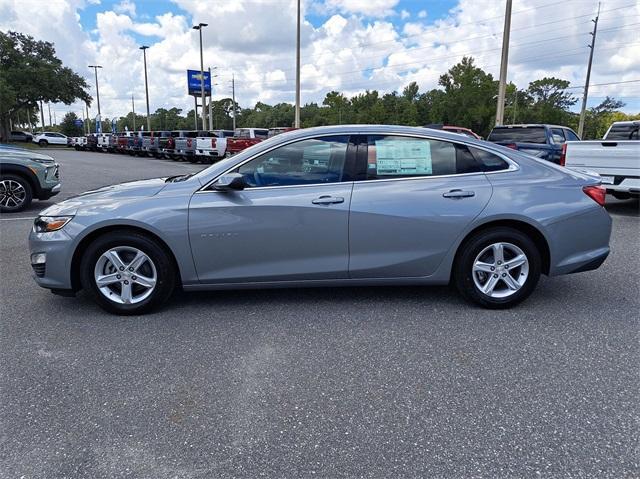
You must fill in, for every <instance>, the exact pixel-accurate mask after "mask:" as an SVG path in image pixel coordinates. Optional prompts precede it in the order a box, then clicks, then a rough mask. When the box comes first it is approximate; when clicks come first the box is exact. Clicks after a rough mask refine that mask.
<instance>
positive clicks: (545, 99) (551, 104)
mask: <svg viewBox="0 0 640 479" xmlns="http://www.w3.org/2000/svg"><path fill="white" fill-rule="evenodd" d="M569 85H570V82H568V81H567V80H561V79H560V78H554V77H545V78H542V79H541V80H535V81H532V82H531V83H529V87H528V88H527V94H528V95H529V96H530V98H531V103H530V105H529V108H528V109H527V110H525V111H524V112H523V121H526V122H528V123H551V124H556V125H566V124H568V123H569V122H570V119H571V117H572V116H573V114H572V113H571V111H570V108H571V107H572V106H573V105H575V103H576V101H578V100H577V98H575V97H574V96H573V95H572V94H571V93H569V92H567V91H566V90H567V88H568V87H569Z"/></svg>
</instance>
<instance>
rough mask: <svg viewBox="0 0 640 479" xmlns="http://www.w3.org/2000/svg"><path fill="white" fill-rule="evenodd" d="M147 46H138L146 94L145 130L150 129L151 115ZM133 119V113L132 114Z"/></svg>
mask: <svg viewBox="0 0 640 479" xmlns="http://www.w3.org/2000/svg"><path fill="white" fill-rule="evenodd" d="M147 48H149V47H148V46H146V45H143V46H141V47H140V50H142V57H143V58H144V91H145V93H146V95H147V131H151V117H150V116H149V82H148V81H147ZM133 116H134V121H135V113H134V114H133Z"/></svg>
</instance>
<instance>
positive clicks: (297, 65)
mask: <svg viewBox="0 0 640 479" xmlns="http://www.w3.org/2000/svg"><path fill="white" fill-rule="evenodd" d="M293 126H295V127H296V128H300V0H298V22H297V29H296V112H295V119H294V125H293Z"/></svg>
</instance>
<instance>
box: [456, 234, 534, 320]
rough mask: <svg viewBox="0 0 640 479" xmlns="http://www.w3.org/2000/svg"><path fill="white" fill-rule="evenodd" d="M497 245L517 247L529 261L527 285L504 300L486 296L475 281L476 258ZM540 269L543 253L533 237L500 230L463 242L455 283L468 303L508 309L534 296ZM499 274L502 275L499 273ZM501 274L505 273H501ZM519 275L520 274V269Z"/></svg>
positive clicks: (525, 282)
mask: <svg viewBox="0 0 640 479" xmlns="http://www.w3.org/2000/svg"><path fill="white" fill-rule="evenodd" d="M496 243H508V244H511V245H515V246H516V247H518V248H520V250H522V252H524V254H525V256H526V257H527V260H528V268H529V269H528V275H527V276H526V279H525V281H524V284H522V286H521V287H520V289H518V290H517V291H515V292H514V293H512V294H511V295H510V296H506V297H503V298H497V297H492V296H489V295H488V294H485V293H484V292H482V291H481V290H480V289H479V288H478V286H477V285H476V282H475V281H474V272H473V265H474V262H475V260H476V258H477V256H478V255H479V254H480V253H481V252H482V251H483V250H485V248H487V247H489V246H491V245H493V244H496ZM505 259H507V258H505ZM541 270H542V259H541V256H540V252H539V251H538V248H537V247H536V245H535V243H534V242H533V241H532V240H531V238H529V237H528V236H527V235H525V234H524V233H522V232H520V231H518V230H516V229H513V228H508V227H498V228H491V229H487V230H484V231H480V232H478V233H477V234H475V235H473V236H472V237H470V238H468V239H467V240H465V241H464V242H463V244H462V245H461V246H460V248H459V249H458V254H457V256H456V261H455V264H454V267H453V282H454V284H455V286H456V288H457V289H458V291H459V292H460V294H461V295H462V296H463V297H464V298H465V299H467V300H468V301H471V302H474V303H476V304H479V305H480V306H482V307H484V308H489V309H506V308H510V307H512V306H515V305H516V304H518V303H520V302H522V301H524V300H525V299H526V298H528V297H529V295H531V293H532V292H533V290H534V289H535V287H536V285H537V284H538V280H539V279H540V273H541ZM512 271H513V270H512ZM520 271H522V270H520ZM496 273H499V272H498V271H496ZM507 273H508V272H507ZM487 274H493V273H487ZM500 274H505V273H504V272H500ZM516 274H518V272H517V270H516ZM496 278H499V276H496ZM498 281H500V279H498ZM501 285H504V286H503V287H506V283H501ZM496 288H497V286H496Z"/></svg>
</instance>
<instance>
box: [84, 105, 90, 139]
mask: <svg viewBox="0 0 640 479" xmlns="http://www.w3.org/2000/svg"><path fill="white" fill-rule="evenodd" d="M84 106H85V107H86V108H87V135H90V134H91V120H90V119H89V104H88V103H85V104H84Z"/></svg>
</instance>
